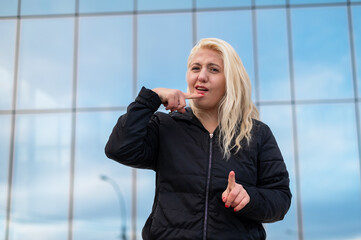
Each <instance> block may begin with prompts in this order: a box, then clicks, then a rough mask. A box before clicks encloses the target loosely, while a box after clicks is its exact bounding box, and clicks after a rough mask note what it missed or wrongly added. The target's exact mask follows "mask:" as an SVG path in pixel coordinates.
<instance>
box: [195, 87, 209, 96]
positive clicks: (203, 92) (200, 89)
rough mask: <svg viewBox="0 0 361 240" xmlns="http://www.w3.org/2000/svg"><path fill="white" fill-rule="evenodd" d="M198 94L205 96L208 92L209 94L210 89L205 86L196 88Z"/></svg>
mask: <svg viewBox="0 0 361 240" xmlns="http://www.w3.org/2000/svg"><path fill="white" fill-rule="evenodd" d="M195 89H196V92H197V93H200V94H205V93H206V92H208V88H206V87H204V86H195Z"/></svg>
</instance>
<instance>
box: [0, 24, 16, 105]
mask: <svg viewBox="0 0 361 240" xmlns="http://www.w3.org/2000/svg"><path fill="white" fill-rule="evenodd" d="M0 36H1V37H0V110H3V109H11V107H12V100H13V95H12V93H13V85H14V59H15V38H16V21H14V20H1V21H0Z"/></svg>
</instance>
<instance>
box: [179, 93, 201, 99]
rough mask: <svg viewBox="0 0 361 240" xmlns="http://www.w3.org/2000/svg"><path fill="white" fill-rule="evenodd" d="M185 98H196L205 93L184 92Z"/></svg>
mask: <svg viewBox="0 0 361 240" xmlns="http://www.w3.org/2000/svg"><path fill="white" fill-rule="evenodd" d="M183 94H184V98H185V99H195V98H201V97H203V96H204V95H203V94H200V93H183Z"/></svg>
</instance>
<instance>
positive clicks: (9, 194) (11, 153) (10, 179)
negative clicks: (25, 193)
mask: <svg viewBox="0 0 361 240" xmlns="http://www.w3.org/2000/svg"><path fill="white" fill-rule="evenodd" d="M20 13H21V0H18V9H17V21H16V44H15V53H14V54H15V59H14V82H13V102H12V111H11V133H10V148H9V166H8V184H7V186H8V189H7V202H6V221H5V240H8V239H9V232H10V222H11V200H12V187H13V171H14V152H15V123H16V111H15V110H16V106H17V85H18V84H17V83H18V72H19V50H20V27H21V19H20Z"/></svg>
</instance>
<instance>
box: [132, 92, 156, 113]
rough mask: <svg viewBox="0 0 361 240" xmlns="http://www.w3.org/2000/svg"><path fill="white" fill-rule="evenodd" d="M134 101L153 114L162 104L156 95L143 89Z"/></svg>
mask: <svg viewBox="0 0 361 240" xmlns="http://www.w3.org/2000/svg"><path fill="white" fill-rule="evenodd" d="M135 101H136V102H138V103H141V104H143V105H145V106H147V107H148V108H150V109H151V110H152V111H153V112H155V111H157V110H158V108H159V106H160V105H161V104H162V101H161V100H160V98H159V96H158V94H156V93H155V92H153V91H152V90H150V89H148V88H145V87H142V89H141V90H140V92H139V93H138V96H137V98H136V99H135Z"/></svg>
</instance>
